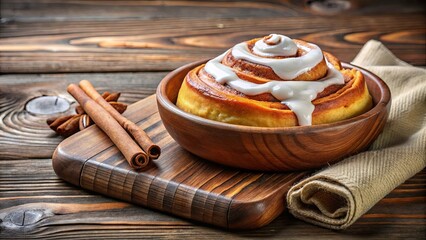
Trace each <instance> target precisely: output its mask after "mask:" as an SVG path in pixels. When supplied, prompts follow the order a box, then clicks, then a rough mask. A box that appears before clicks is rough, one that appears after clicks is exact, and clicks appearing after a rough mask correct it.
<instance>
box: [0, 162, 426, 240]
mask: <svg viewBox="0 0 426 240" xmlns="http://www.w3.org/2000/svg"><path fill="white" fill-rule="evenodd" d="M50 161H51V160H50V159H22V160H11V159H4V160H2V161H0V219H1V220H2V221H1V223H0V229H2V231H1V232H0V238H5V239H6V238H7V239H10V238H18V239H22V238H25V237H31V238H44V239H58V238H62V239H63V238H70V237H76V238H78V239H87V238H91V237H94V238H100V237H105V238H120V237H121V238H126V237H127V238H133V237H134V238H141V237H152V238H167V237H170V236H175V237H178V238H181V237H186V238H190V239H192V238H197V239H218V238H220V239H235V238H256V237H257V238H266V237H268V238H271V239H282V238H286V239H312V237H313V236H315V238H318V239H341V238H342V237H348V238H352V239H361V238H363V239H365V238H374V239H389V238H391V239H395V238H399V239H407V238H410V239H420V238H422V236H424V234H425V233H426V228H425V224H426V216H425V204H424V201H425V200H426V199H425V194H426V170H423V171H422V172H420V173H418V174H417V175H415V176H414V177H413V178H411V179H409V180H408V181H406V182H405V183H404V184H402V185H401V186H399V187H398V188H396V189H395V190H394V191H392V192H391V193H390V194H389V195H388V196H386V198H384V199H383V200H381V201H380V202H379V203H378V204H377V205H376V206H374V207H373V208H372V209H371V210H370V211H369V212H367V214H365V215H364V216H363V217H362V218H361V219H359V220H358V221H357V222H356V223H355V224H354V225H353V226H351V227H350V228H349V229H347V230H345V231H330V230H328V229H324V228H319V227H316V226H313V225H310V224H306V223H304V222H302V221H299V220H296V219H294V218H293V217H292V216H290V215H288V214H283V215H281V216H280V217H279V218H277V219H276V220H275V221H273V222H272V223H271V224H270V225H267V226H266V227H264V228H261V229H257V230H251V231H237V232H235V231H224V230H221V229H216V228H211V227H208V226H205V225H203V224H200V223H196V222H191V221H187V220H183V219H180V218H176V217H172V216H168V215H165V214H162V213H159V212H156V211H153V210H149V209H146V208H142V207H137V206H134V205H131V204H128V203H125V202H120V201H116V200H114V199H111V198H107V197H103V196H100V195H97V194H95V193H92V192H87V191H84V190H80V189H78V188H76V187H73V186H71V185H69V184H67V183H65V182H63V181H61V180H60V179H59V178H58V177H56V175H55V174H54V172H53V169H52V168H51V163H50ZM45 179H46V180H49V181H46V180H45ZM29 184H31V185H29ZM33 187H35V190H33ZM40 189H44V190H43V191H39V190H40ZM407 190H410V193H409V194H407V192H406V191H407Z"/></svg>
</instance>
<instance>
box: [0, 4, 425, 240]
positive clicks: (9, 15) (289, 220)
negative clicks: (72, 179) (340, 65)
mask: <svg viewBox="0 0 426 240" xmlns="http://www.w3.org/2000/svg"><path fill="white" fill-rule="evenodd" d="M305 2H311V4H310V5H308V4H306V5H305ZM318 2H321V1H292V0H289V1H272V0H271V1H239V2H231V1H215V2H210V1H102V0H100V1H94V0H93V1H83V0H80V1H41V0H39V1H30V0H27V1H19V0H9V1H5V0H1V1H0V14H1V21H0V72H1V73H2V74H3V75H0V119H1V121H0V238H3V239H10V238H20V239H23V238H43V239H53V238H55V239H58V238H59V239H66V238H80V239H87V238H119V239H122V238H178V239H182V238H197V239H201V238H204V239H240V238H267V237H268V238H271V239H280V238H288V239H295V238H306V239H312V238H318V239H341V238H352V239H353V238H359V239H361V238H374V239H407V238H409V239H421V238H423V237H424V236H425V234H426V220H425V219H426V204H425V202H426V188H425V187H426V172H425V170H423V171H422V172H420V173H418V174H417V175H415V176H414V177H413V178H411V179H409V180H407V181H406V182H405V183H404V184H402V185H401V186H399V187H398V188H396V189H395V190H394V191H392V192H391V193H390V194H389V195H388V196H386V198H384V199H383V200H381V201H380V202H379V203H378V204H377V205H375V206H374V207H373V208H372V209H371V210H370V211H369V212H367V213H366V214H365V215H364V216H363V217H362V218H360V219H359V220H358V221H357V222H356V223H355V224H354V225H353V226H351V227H350V228H349V229H347V230H345V231H330V230H327V229H323V228H319V227H316V226H312V225H309V224H306V223H304V222H302V221H299V220H297V219H294V218H293V217H292V216H290V215H288V214H282V215H281V216H279V217H278V218H277V219H276V220H274V221H273V222H272V223H271V224H269V225H267V226H265V227H263V228H261V229H258V230H250V231H226V230H222V229H218V228H214V227H210V226H206V225H203V224H199V223H196V222H191V221H187V220H184V219H182V218H178V217H172V216H170V215H167V214H163V213H159V212H157V211H155V210H150V209H147V208H143V207H138V206H135V205H132V204H129V203H125V202H121V201H117V200H114V199H112V198H108V197H104V196H102V195H99V194H96V193H94V192H90V191H86V190H82V189H80V188H77V187H74V186H72V185H70V184H68V183H66V182H64V181H62V180H60V179H59V178H58V177H57V176H56V175H55V173H54V172H53V169H52V165H51V156H52V153H53V151H54V149H55V147H56V146H57V145H58V144H59V142H60V141H61V140H62V138H61V137H58V136H56V135H55V134H54V133H53V132H52V131H51V130H49V129H48V127H47V125H45V119H46V118H47V117H48V116H45V115H32V114H30V113H28V112H27V111H25V103H26V102H27V101H28V100H29V99H31V98H33V97H37V96H41V95H58V96H63V97H65V98H67V99H70V97H69V95H67V94H66V93H65V87H66V85H67V84H68V83H71V82H74V83H75V82H78V81H79V80H81V79H89V80H91V81H92V82H93V83H94V85H95V87H96V88H97V89H98V90H99V91H104V90H110V91H121V92H123V94H122V98H121V99H122V100H123V101H124V102H126V103H134V102H136V101H138V100H140V99H142V98H145V97H147V96H149V95H151V94H153V93H154V91H155V88H156V86H157V84H158V82H159V81H160V80H161V79H162V77H163V76H165V74H166V73H167V72H168V71H170V70H172V69H173V68H175V67H177V66H180V65H181V64H184V63H187V62H191V61H195V60H200V59H204V58H208V57H212V56H215V55H217V54H218V53H221V52H223V51H224V50H225V49H227V48H228V47H230V46H232V45H233V44H235V43H237V42H239V41H242V40H245V39H247V38H250V37H254V36H258V35H264V34H268V33H270V32H271V31H272V32H279V33H283V34H287V35H290V36H292V37H297V38H301V39H305V40H309V41H313V42H316V43H318V45H320V47H322V48H323V49H324V50H329V51H331V52H333V53H335V55H337V56H338V57H339V58H341V60H343V61H350V60H351V59H352V58H353V57H354V56H355V55H356V53H357V52H358V50H359V49H360V48H361V47H362V45H363V44H364V43H365V42H366V41H367V40H368V39H378V40H381V41H382V42H384V44H385V45H386V46H387V47H389V48H390V49H391V50H392V51H393V52H394V53H395V54H396V55H397V56H398V57H400V58H401V59H403V60H405V61H407V62H409V63H411V64H414V65H419V66H425V65H426V57H425V56H426V54H425V49H426V47H425V46H426V44H425V43H426V41H425V32H426V30H425V22H426V17H425V8H424V7H423V5H424V4H423V1H384V0H376V1H351V6H350V9H348V10H339V9H340V8H339V5H336V4H330V3H329V4H327V3H325V4H322V5H321V3H318ZM324 2H331V1H323V3H324ZM311 6H316V7H314V8H313V7H311ZM318 6H319V7H318ZM322 6H323V7H322ZM330 7H331V8H330ZM335 7H336V8H335ZM330 9H331V10H330Z"/></svg>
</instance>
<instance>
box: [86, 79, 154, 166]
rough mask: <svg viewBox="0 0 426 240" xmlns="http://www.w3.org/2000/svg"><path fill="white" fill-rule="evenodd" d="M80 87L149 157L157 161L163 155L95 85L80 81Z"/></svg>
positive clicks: (143, 132)
mask: <svg viewBox="0 0 426 240" xmlns="http://www.w3.org/2000/svg"><path fill="white" fill-rule="evenodd" d="M79 85H80V87H81V89H83V91H84V92H86V94H87V95H88V96H89V97H90V98H92V99H93V100H95V101H96V102H97V103H98V104H99V105H101V106H102V107H103V108H104V109H105V110H106V111H108V113H109V114H111V116H112V117H114V118H115V120H117V122H118V123H120V125H121V126H122V127H123V128H124V129H126V130H127V132H129V134H130V135H132V136H133V138H134V139H135V141H136V142H137V143H138V144H139V146H141V147H142V149H143V150H144V151H145V152H146V153H148V156H149V157H150V158H152V159H157V158H158V157H159V156H160V154H161V149H160V147H159V146H158V145H156V144H155V143H153V142H152V140H151V138H150V137H149V136H148V135H147V134H146V133H145V131H143V130H142V129H141V128H140V127H139V126H137V125H136V124H135V123H134V122H132V121H130V120H129V119H127V118H125V117H123V115H121V114H120V113H119V112H118V111H117V110H116V109H115V108H114V107H112V106H111V105H110V104H109V103H108V102H107V101H106V100H105V99H104V98H103V97H102V96H101V95H100V94H99V93H98V92H97V91H96V89H95V88H94V87H93V85H92V84H91V83H90V82H89V81H87V80H82V81H80V84H79Z"/></svg>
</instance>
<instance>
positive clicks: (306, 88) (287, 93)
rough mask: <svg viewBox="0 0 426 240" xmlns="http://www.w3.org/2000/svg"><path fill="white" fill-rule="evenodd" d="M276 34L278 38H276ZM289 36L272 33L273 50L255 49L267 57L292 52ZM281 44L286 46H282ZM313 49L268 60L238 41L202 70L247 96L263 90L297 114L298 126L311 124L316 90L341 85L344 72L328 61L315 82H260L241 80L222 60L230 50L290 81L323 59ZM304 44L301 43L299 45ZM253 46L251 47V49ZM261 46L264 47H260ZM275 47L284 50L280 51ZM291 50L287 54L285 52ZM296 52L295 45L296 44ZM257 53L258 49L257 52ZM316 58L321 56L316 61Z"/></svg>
mask: <svg viewBox="0 0 426 240" xmlns="http://www.w3.org/2000/svg"><path fill="white" fill-rule="evenodd" d="M277 37H279V38H280V39H279V40H277ZM288 39H290V38H288V37H285V36H283V35H278V34H272V35H271V37H270V38H269V40H271V41H270V42H272V43H276V45H273V46H277V47H276V49H275V50H270V49H271V48H270V47H269V46H272V45H270V44H266V43H265V44H266V45H268V47H266V48H262V47H261V46H263V44H262V43H259V44H258V45H259V46H260V47H256V44H257V43H258V42H260V41H263V40H259V41H258V42H256V44H255V47H256V48H257V50H256V51H261V52H262V54H263V53H265V54H269V55H268V56H285V54H290V55H293V54H291V52H294V50H292V48H293V47H292V45H293V44H294V45H295V46H296V44H295V43H294V42H293V41H292V40H291V39H290V41H291V42H292V43H293V44H292V43H288ZM282 43H284V44H287V45H289V47H287V45H285V46H284V45H282ZM312 46H313V49H310V51H307V54H305V55H303V56H301V57H289V58H285V59H271V58H262V57H259V56H256V55H254V54H252V53H251V52H250V50H249V49H248V46H247V43H245V42H243V43H239V44H237V45H235V46H234V47H233V48H232V49H230V50H228V51H226V52H225V53H223V54H221V55H220V56H218V57H216V58H214V59H212V60H210V61H208V62H207V63H206V65H205V67H204V70H205V71H206V72H207V73H209V74H210V75H212V76H213V77H214V78H215V80H216V81H217V82H218V83H220V84H228V85H229V86H230V87H232V88H234V89H235V90H237V91H239V92H241V93H243V94H246V95H250V96H252V95H258V94H262V93H270V94H272V95H273V96H274V97H275V98H276V99H278V100H280V101H281V103H282V104H285V105H287V106H288V107H289V108H290V109H291V110H292V111H293V112H294V113H295V114H296V116H297V119H298V122H299V125H301V126H304V125H312V113H313V111H314V110H315V106H314V105H313V104H312V100H314V99H315V98H316V96H317V94H318V93H320V92H322V91H323V90H324V89H325V88H326V87H328V86H331V85H333V84H344V78H343V75H342V74H341V73H340V72H339V71H338V70H336V69H335V68H334V67H333V65H331V64H330V63H328V62H327V66H328V71H327V75H326V76H325V77H324V78H322V79H320V80H318V81H269V82H267V83H263V84H256V83H252V82H248V81H245V80H243V79H240V78H239V77H238V76H237V74H236V73H235V72H234V71H233V69H232V68H230V67H228V66H226V65H223V64H222V63H221V62H222V60H223V58H224V57H225V55H226V54H227V53H228V52H229V51H232V55H233V56H234V57H235V58H237V59H245V60H247V61H250V62H254V63H258V64H262V65H265V66H269V67H271V68H272V69H273V71H274V72H275V73H276V74H277V75H278V76H280V77H281V78H282V79H285V80H291V79H293V78H295V77H297V76H299V75H300V74H302V73H305V72H307V71H309V70H310V69H311V68H313V67H314V66H316V65H317V64H318V63H319V62H321V61H322V59H323V55H322V51H321V49H319V47H318V46H316V45H313V44H312ZM298 47H303V46H298ZM253 49H254V48H253ZM262 49H263V50H262ZM277 49H284V50H282V51H281V52H279V51H278V50H277ZM288 49H290V50H291V51H290V53H288V51H287V50H288ZM296 51H297V46H296ZM256 54H258V55H262V54H259V53H258V52H256ZM318 59H320V60H319V61H318Z"/></svg>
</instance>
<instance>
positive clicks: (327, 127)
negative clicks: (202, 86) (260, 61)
mask: <svg viewBox="0 0 426 240" xmlns="http://www.w3.org/2000/svg"><path fill="white" fill-rule="evenodd" d="M203 62H204V61H200V62H194V63H190V64H188V65H185V66H183V67H181V68H178V69H176V70H175V71H173V72H171V73H169V74H168V75H167V76H166V77H165V78H164V79H163V80H162V81H161V83H160V85H159V87H158V89H157V103H158V110H159V113H160V116H161V119H162V121H163V124H164V126H165V127H166V129H167V131H168V132H169V133H170V135H171V136H172V137H173V139H174V140H175V141H176V142H177V143H179V144H180V145H181V146H182V147H183V148H185V149H186V150H188V151H189V152H191V153H193V154H195V155H197V156H200V157H202V158H204V159H207V160H210V161H213V162H216V163H220V164H223V165H227V166H232V167H237V168H244V169H250V170H262V171H294V170H307V169H314V168H319V167H321V166H324V165H327V164H329V163H334V162H336V161H338V160H340V159H342V158H344V157H347V156H349V155H353V154H356V153H358V152H361V151H363V150H365V149H366V148H367V147H368V146H369V145H370V144H371V143H372V142H373V141H374V140H375V139H376V138H377V136H378V135H379V134H380V133H381V131H382V130H383V127H384V125H385V123H386V119H387V117H388V112H389V108H390V99H391V98H390V91H389V88H388V87H387V85H386V84H385V83H384V82H383V81H382V80H381V79H380V78H379V77H377V76H376V75H374V74H372V73H371V72H368V71H367V70H365V69H362V68H359V67H356V66H354V65H351V64H347V63H343V64H342V65H343V67H345V68H356V69H358V70H360V71H361V72H362V73H363V74H364V76H365V79H366V82H367V86H368V89H369V91H370V94H371V95H372V97H373V102H374V107H373V108H372V109H371V110H370V111H368V112H366V113H364V114H362V115H360V116H357V117H354V118H351V119H347V120H344V121H340V122H336V123H331V124H322V125H315V126H298V127H278V128H270V127H251V126H240V125H233V124H227V123H222V122H217V121H213V120H209V119H204V118H201V117H198V116H195V115H192V114H189V113H186V112H184V111H182V110H180V109H179V108H177V107H176V105H175V103H176V99H177V95H178V92H179V88H180V86H181V83H182V81H183V79H184V77H185V75H186V74H187V73H188V71H190V70H191V69H192V68H194V67H195V66H198V65H199V64H202V63H203Z"/></svg>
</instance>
